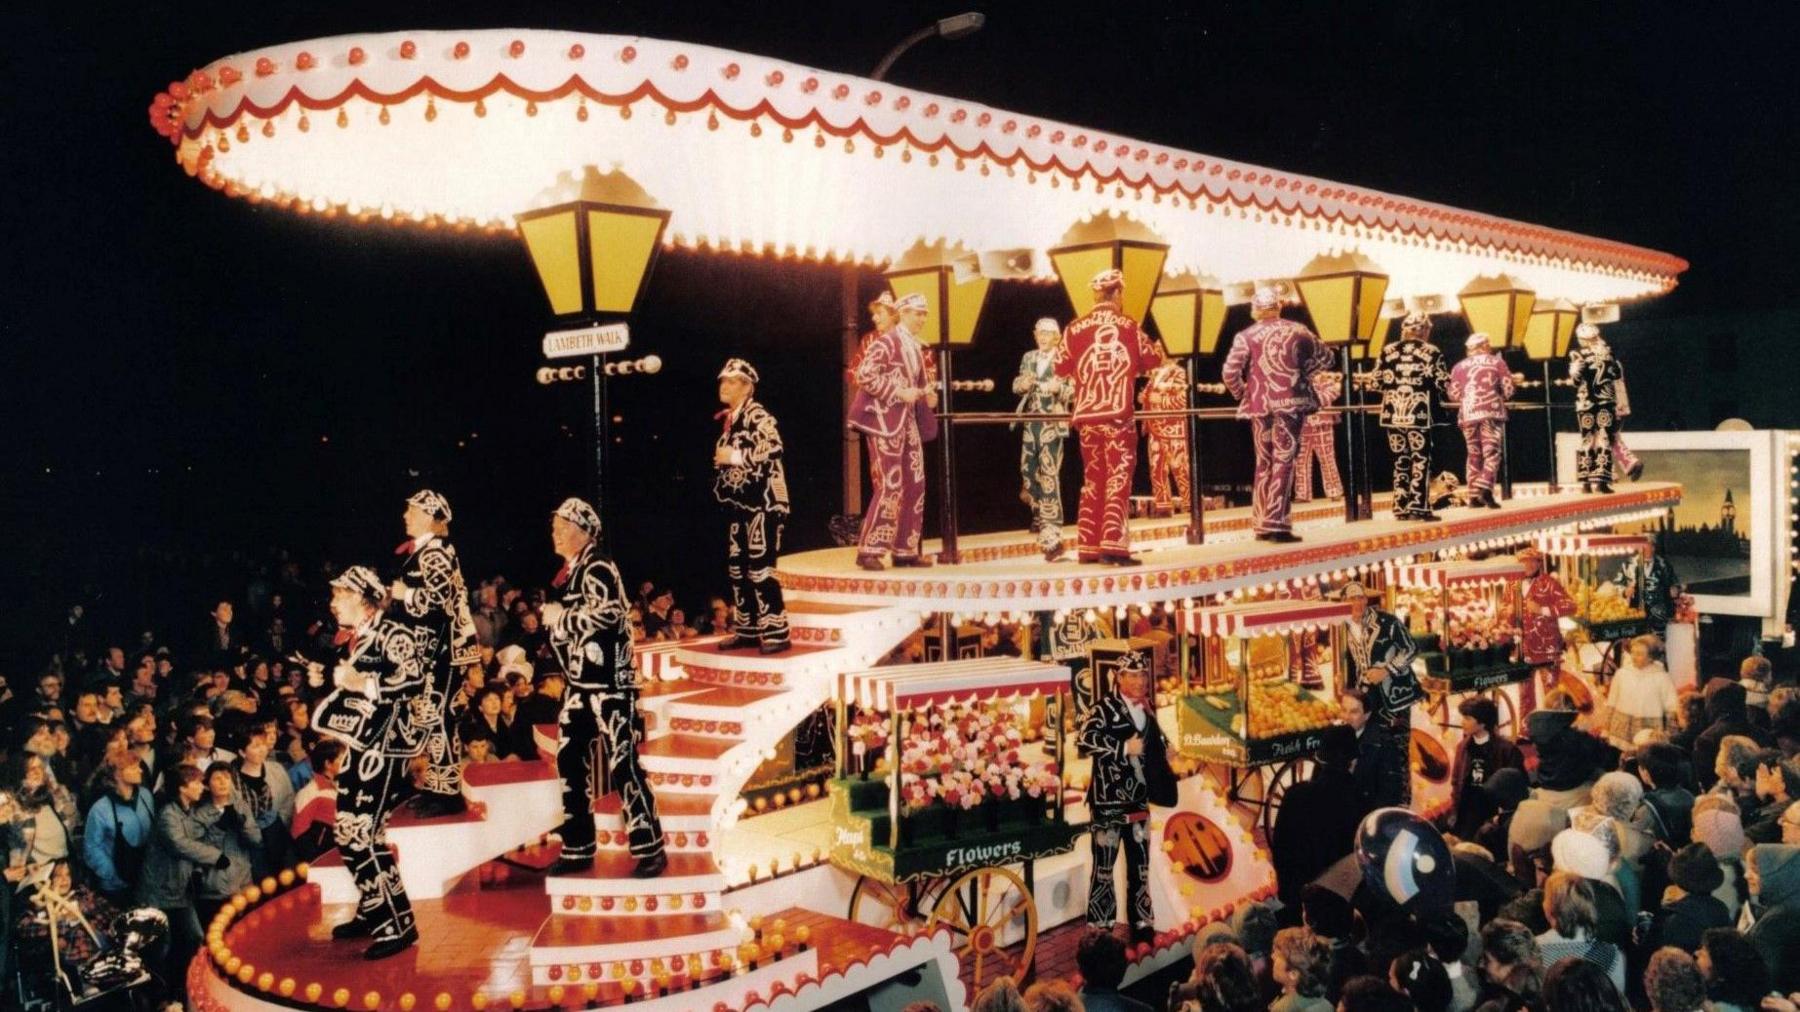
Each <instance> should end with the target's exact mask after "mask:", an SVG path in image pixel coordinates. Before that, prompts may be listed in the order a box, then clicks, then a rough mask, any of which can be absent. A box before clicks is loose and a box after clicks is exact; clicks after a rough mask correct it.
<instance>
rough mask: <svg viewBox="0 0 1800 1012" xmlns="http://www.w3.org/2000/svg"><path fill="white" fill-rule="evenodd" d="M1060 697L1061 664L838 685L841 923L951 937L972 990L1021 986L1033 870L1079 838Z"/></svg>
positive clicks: (979, 664)
mask: <svg viewBox="0 0 1800 1012" xmlns="http://www.w3.org/2000/svg"><path fill="white" fill-rule="evenodd" d="M1069 686H1070V681H1069V669H1068V668H1067V667H1065V666H1063V665H1060V664H1046V663H1043V662H1040V661H1029V660H1022V659H1019V658H1008V657H992V658H980V659H974V660H966V661H951V662H947V663H937V664H910V665H899V666H894V667H885V668H876V669H873V670H868V671H859V672H849V673H845V674H841V675H839V676H838V692H837V706H838V727H839V728H841V729H843V730H842V731H841V734H840V739H839V743H838V744H839V748H838V755H839V756H840V757H841V758H840V760H839V769H838V776H837V777H836V779H834V780H833V781H832V782H831V784H830V785H829V789H830V795H831V823H832V836H831V862H832V864H834V865H836V866H837V867H839V868H842V869H844V870H846V871H848V872H850V873H852V874H854V875H856V876H858V879H857V882H856V885H855V887H854V888H853V890H852V892H851V898H850V910H849V914H848V916H849V918H850V919H851V920H853V921H858V922H860V923H864V924H874V925H877V926H881V927H888V928H891V929H894V930H900V929H904V928H908V927H911V926H913V925H914V924H915V922H921V921H922V922H923V923H924V924H925V927H926V930H927V932H931V931H935V930H937V929H939V928H948V929H949V930H950V931H951V932H952V934H953V937H954V939H955V942H954V944H955V948H956V951H957V953H958V955H959V956H960V957H961V958H962V960H963V963H964V965H965V967H968V966H969V965H970V964H972V965H973V969H974V974H975V976H974V983H975V986H977V987H979V986H981V985H982V984H983V983H985V982H986V981H987V980H988V979H990V978H991V977H993V976H997V975H998V974H1001V973H1007V974H1012V975H1013V976H1014V978H1015V979H1023V977H1024V974H1025V973H1026V971H1028V970H1029V969H1030V967H1031V958H1032V953H1033V948H1034V946H1035V944H1036V938H1037V908H1036V905H1035V901H1034V900H1033V893H1032V890H1033V871H1034V862H1035V861H1036V860H1037V859H1039V858H1043V857H1048V856H1050V855H1053V854H1062V853H1067V852H1068V851H1069V850H1071V849H1073V847H1074V845H1075V838H1076V836H1078V835H1079V834H1080V833H1081V832H1082V830H1083V829H1084V828H1085V827H1084V826H1070V825H1069V824H1068V822H1067V820H1066V819H1065V811H1064V804H1065V800H1064V792H1063V775H1064V745H1065V734H1064V732H1063V722H1062V720H1061V713H1062V711H1063V709H1064V708H1065V707H1067V706H1068V705H1069ZM1014 866H1018V870H1017V871H1015V870H1014ZM1019 941H1023V943H1024V944H1023V946H1022V947H1020V948H1018V950H1017V951H1008V949H1009V947H1010V946H1013V945H1014V943H1016V942H1019Z"/></svg>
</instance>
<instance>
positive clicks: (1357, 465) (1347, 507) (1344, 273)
mask: <svg viewBox="0 0 1800 1012" xmlns="http://www.w3.org/2000/svg"><path fill="white" fill-rule="evenodd" d="M1294 287H1295V288H1297V289H1299V291H1300V299H1301V301H1302V302H1304V303H1305V304H1306V312H1307V314H1308V315H1309V316H1311V317H1312V322H1313V329H1314V330H1316V331H1318V334H1319V340H1321V341H1324V342H1325V343H1326V344H1327V345H1330V346H1333V347H1336V348H1337V349H1338V352H1339V355H1340V356H1341V361H1342V363H1343V370H1344V392H1343V396H1344V410H1345V413H1346V415H1347V421H1348V424H1347V425H1346V426H1345V427H1346V429H1347V430H1348V431H1347V433H1346V434H1345V441H1344V463H1345V468H1344V469H1345V470H1346V471H1347V472H1349V473H1348V475H1347V476H1346V478H1347V480H1346V481H1345V482H1344V521H1345V522H1346V523H1354V522H1356V521H1358V520H1368V519H1369V518H1371V517H1373V516H1374V515H1375V488H1374V484H1373V482H1372V480H1371V475H1370V468H1369V445H1368V438H1367V436H1368V427H1367V425H1366V421H1365V419H1364V418H1363V410H1362V405H1363V400H1362V389H1361V387H1360V385H1359V384H1357V383H1356V382H1354V380H1355V379H1356V377H1355V376H1354V375H1353V374H1352V372H1351V361H1350V360H1351V357H1352V353H1353V351H1354V352H1355V357H1356V358H1357V359H1358V360H1361V359H1365V358H1372V357H1373V356H1374V355H1378V354H1380V346H1379V345H1376V344H1374V341H1375V339H1376V337H1377V330H1378V325H1379V324H1380V322H1381V320H1382V303H1383V301H1384V300H1385V299H1386V297H1387V289H1388V276H1387V274H1386V273H1385V272H1383V271H1382V269H1381V268H1380V267H1379V266H1377V265H1376V263H1375V261H1373V260H1370V259H1369V258H1368V257H1367V256H1365V255H1364V254H1362V253H1360V252H1357V251H1355V250H1351V251H1350V252H1348V253H1337V254H1320V255H1318V256H1315V257H1313V258H1312V259H1311V260H1309V261H1307V263H1306V266H1305V267H1302V268H1301V269H1300V274H1299V275H1298V276H1297V277H1295V279H1294ZM1379 329H1381V330H1382V333H1381V334H1380V335H1379V336H1380V337H1381V339H1382V340H1384V341H1385V340H1386V333H1385V328H1379Z"/></svg>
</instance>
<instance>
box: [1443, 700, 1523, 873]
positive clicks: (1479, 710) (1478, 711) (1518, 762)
mask: <svg viewBox="0 0 1800 1012" xmlns="http://www.w3.org/2000/svg"><path fill="white" fill-rule="evenodd" d="M1456 709H1457V712H1458V713H1460V714H1461V715H1462V732H1463V733H1462V741H1460V742H1459V743H1457V746H1456V759H1455V760H1454V761H1453V762H1452V763H1451V767H1450V796H1451V809H1450V810H1451V811H1452V812H1453V813H1454V816H1453V821H1452V823H1451V827H1452V828H1451V832H1453V833H1455V834H1456V835H1457V836H1460V837H1462V838H1463V839H1465V840H1467V839H1472V838H1473V837H1474V835H1475V833H1476V831H1477V830H1479V829H1480V828H1481V825H1482V823H1484V822H1486V821H1487V818H1488V816H1489V815H1490V814H1492V808H1491V807H1490V805H1489V799H1488V796H1487V794H1486V792H1484V791H1480V790H1477V789H1476V788H1479V787H1481V786H1482V785H1483V784H1485V783H1487V780H1488V778H1489V777H1491V776H1493V775H1494V774H1495V773H1497V772H1499V771H1500V770H1503V769H1516V770H1523V769H1524V768H1525V755H1524V753H1522V752H1520V751H1519V746H1517V745H1514V744H1513V743H1512V741H1511V740H1510V739H1508V738H1507V737H1505V736H1504V735H1502V734H1500V732H1499V730H1498V727H1499V724H1500V711H1499V710H1498V708H1496V706H1495V705H1494V701H1493V700H1491V699H1488V698H1486V697H1483V696H1475V697H1472V698H1470V699H1465V700H1463V701H1462V704H1461V705H1460V706H1458V707H1457V708H1456Z"/></svg>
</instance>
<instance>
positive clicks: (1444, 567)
mask: <svg viewBox="0 0 1800 1012" xmlns="http://www.w3.org/2000/svg"><path fill="white" fill-rule="evenodd" d="M1390 574H1391V576H1392V579H1391V581H1390V582H1391V584H1392V586H1393V587H1394V601H1393V610H1394V613H1395V614H1396V615H1398V616H1400V617H1401V618H1403V619H1405V620H1406V624H1407V629H1408V631H1409V632H1411V633H1412V637H1413V641H1414V642H1415V643H1417V644H1418V645H1419V659H1420V660H1422V661H1424V663H1425V677H1424V678H1423V679H1422V681H1421V687H1422V688H1424V690H1425V693H1426V696H1427V705H1426V712H1427V713H1428V714H1430V715H1431V716H1432V717H1433V718H1434V719H1435V720H1436V721H1437V723H1438V726H1440V727H1445V728H1448V727H1454V726H1456V725H1457V724H1458V723H1459V721H1458V719H1457V717H1456V709H1455V705H1454V704H1455V702H1456V701H1457V700H1455V699H1453V698H1452V697H1460V696H1462V695H1464V694H1468V693H1479V694H1485V695H1489V696H1491V697H1492V698H1493V699H1494V703H1495V705H1496V706H1497V707H1498V708H1499V711H1500V723H1501V726H1502V727H1511V728H1512V729H1513V733H1514V734H1517V732H1518V727H1517V724H1518V707H1517V706H1516V705H1514V703H1513V700H1512V697H1510V696H1509V695H1507V694H1506V693H1504V692H1497V691H1492V690H1496V689H1498V688H1500V687H1501V686H1505V685H1511V684H1513V683H1514V682H1520V681H1523V680H1525V679H1527V678H1529V677H1531V665H1529V664H1526V663H1524V662H1523V661H1521V660H1520V659H1519V614H1520V602H1519V588H1520V584H1521V582H1522V581H1523V580H1524V579H1525V574H1526V569H1525V565H1524V564H1523V563H1521V562H1519V561H1518V560H1517V559H1514V558H1512V557H1510V556H1505V557H1499V558H1492V559H1480V560H1463V561H1453V562H1425V563H1416V564H1403V565H1398V566H1394V567H1392V568H1391V570H1390Z"/></svg>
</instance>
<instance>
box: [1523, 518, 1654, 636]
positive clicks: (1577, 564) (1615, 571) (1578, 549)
mask: <svg viewBox="0 0 1800 1012" xmlns="http://www.w3.org/2000/svg"><path fill="white" fill-rule="evenodd" d="M1648 545H1649V539H1647V538H1645V537H1643V536H1641V535H1636V534H1553V535H1548V536H1544V537H1540V538H1539V539H1538V542H1537V546H1538V548H1539V550H1541V551H1542V552H1543V553H1544V554H1545V555H1546V556H1548V557H1549V558H1550V559H1551V560H1552V561H1551V565H1553V566H1554V567H1555V568H1554V572H1555V573H1556V575H1557V578H1558V579H1560V580H1561V581H1562V584H1563V588H1564V589H1566V590H1567V591H1568V592H1569V596H1570V597H1572V598H1574V599H1575V615H1574V619H1575V622H1576V624H1577V625H1579V626H1580V627H1581V629H1582V630H1583V632H1584V633H1585V634H1586V637H1587V639H1588V640H1589V641H1591V642H1594V643H1603V642H1609V641H1614V640H1624V639H1630V638H1631V637H1633V636H1641V635H1643V634H1644V633H1645V632H1647V631H1649V628H1650V626H1649V623H1648V621H1647V620H1646V618H1645V616H1644V610H1643V608H1642V607H1640V606H1636V605H1633V604H1632V602H1631V598H1630V595H1629V594H1628V592H1627V589H1626V586H1625V580H1624V579H1623V577H1624V574H1625V572H1626V569H1627V567H1628V566H1629V565H1630V563H1631V560H1632V558H1633V557H1634V556H1636V555H1637V554H1638V553H1639V552H1641V551H1643V550H1644V549H1645V548H1646V547H1648Z"/></svg>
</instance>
